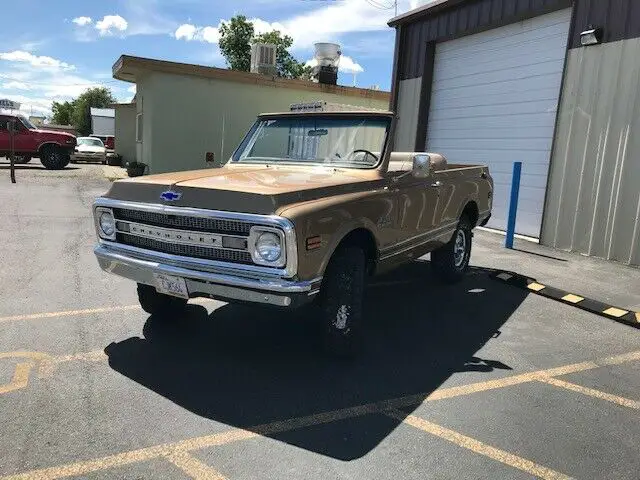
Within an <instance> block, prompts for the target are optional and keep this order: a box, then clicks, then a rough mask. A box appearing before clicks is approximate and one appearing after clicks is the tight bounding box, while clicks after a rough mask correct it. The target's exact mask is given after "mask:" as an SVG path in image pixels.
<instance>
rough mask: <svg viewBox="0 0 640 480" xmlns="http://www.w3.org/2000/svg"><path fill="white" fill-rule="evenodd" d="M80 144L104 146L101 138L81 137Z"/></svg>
mask: <svg viewBox="0 0 640 480" xmlns="http://www.w3.org/2000/svg"><path fill="white" fill-rule="evenodd" d="M78 145H86V146H88V147H104V143H102V140H100V139H99V138H79V139H78Z"/></svg>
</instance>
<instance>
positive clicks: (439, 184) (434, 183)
mask: <svg viewBox="0 0 640 480" xmlns="http://www.w3.org/2000/svg"><path fill="white" fill-rule="evenodd" d="M442 185H444V183H442V182H441V181H440V180H438V181H436V182H433V183H432V184H431V186H432V187H441V186H442Z"/></svg>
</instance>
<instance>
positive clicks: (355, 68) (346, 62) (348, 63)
mask: <svg viewBox="0 0 640 480" xmlns="http://www.w3.org/2000/svg"><path fill="white" fill-rule="evenodd" d="M317 64H318V61H317V60H316V59H315V58H312V59H311V60H307V62H306V63H305V65H306V66H308V67H315V66H316V65H317ZM338 71H339V72H342V73H362V72H364V68H362V66H361V65H360V64H359V63H356V62H354V61H353V58H351V57H349V56H347V55H341V56H340V63H339V64H338Z"/></svg>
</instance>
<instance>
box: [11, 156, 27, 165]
mask: <svg viewBox="0 0 640 480" xmlns="http://www.w3.org/2000/svg"><path fill="white" fill-rule="evenodd" d="M13 161H14V162H15V163H16V164H18V163H29V162H30V161H31V156H30V155H14V157H13Z"/></svg>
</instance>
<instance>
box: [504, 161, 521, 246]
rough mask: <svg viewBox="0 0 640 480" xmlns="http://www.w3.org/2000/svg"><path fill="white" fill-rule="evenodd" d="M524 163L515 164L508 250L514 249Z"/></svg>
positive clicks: (506, 242)
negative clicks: (521, 173) (521, 174)
mask: <svg viewBox="0 0 640 480" xmlns="http://www.w3.org/2000/svg"><path fill="white" fill-rule="evenodd" d="M521 171H522V162H513V177H512V179H511V200H510V201H509V218H508V220H507V238H506V239H505V241H504V246H505V247H506V248H513V235H514V234H515V232H516V214H517V213H518V195H519V194H520V172H521Z"/></svg>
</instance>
